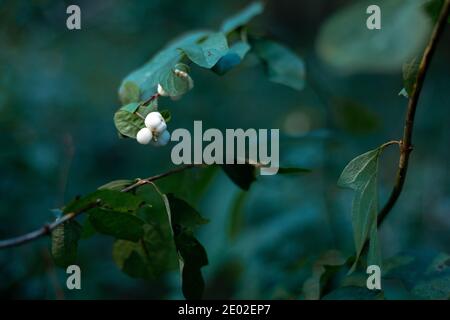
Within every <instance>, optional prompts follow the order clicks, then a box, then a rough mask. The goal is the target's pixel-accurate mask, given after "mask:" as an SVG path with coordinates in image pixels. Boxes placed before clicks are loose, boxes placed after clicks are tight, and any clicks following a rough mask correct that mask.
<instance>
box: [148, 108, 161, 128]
mask: <svg viewBox="0 0 450 320" xmlns="http://www.w3.org/2000/svg"><path fill="white" fill-rule="evenodd" d="M161 123H165V121H164V118H163V116H162V115H161V113H159V112H156V111H154V112H150V113H149V114H148V115H147V116H146V117H145V126H146V127H147V128H149V129H150V130H152V131H153V130H154V129H157V128H158V127H159V126H160V125H161Z"/></svg>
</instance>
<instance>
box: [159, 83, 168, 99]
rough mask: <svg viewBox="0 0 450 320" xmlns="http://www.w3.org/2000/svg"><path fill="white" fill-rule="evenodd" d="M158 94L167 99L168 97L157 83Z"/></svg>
mask: <svg viewBox="0 0 450 320" xmlns="http://www.w3.org/2000/svg"><path fill="white" fill-rule="evenodd" d="M158 94H159V95H160V96H162V97H167V96H168V95H169V94H168V93H167V92H166V90H164V88H163V87H162V86H161V85H160V84H159V83H158Z"/></svg>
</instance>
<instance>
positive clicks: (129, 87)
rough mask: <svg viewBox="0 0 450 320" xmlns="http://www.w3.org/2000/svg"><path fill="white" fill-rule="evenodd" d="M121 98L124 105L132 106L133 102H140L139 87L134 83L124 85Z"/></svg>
mask: <svg viewBox="0 0 450 320" xmlns="http://www.w3.org/2000/svg"><path fill="white" fill-rule="evenodd" d="M120 98H121V102H122V104H131V103H133V102H139V98H140V93H139V87H138V86H137V85H136V84H135V83H134V82H125V83H124V84H123V89H122V94H121V96H120ZM130 112H134V111H130Z"/></svg>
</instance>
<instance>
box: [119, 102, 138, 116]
mask: <svg viewBox="0 0 450 320" xmlns="http://www.w3.org/2000/svg"><path fill="white" fill-rule="evenodd" d="M138 108H139V103H138V102H132V103H129V104H127V105H125V106H123V107H122V108H120V109H121V110H125V111H128V112H131V113H135V112H136V110H137V109H138Z"/></svg>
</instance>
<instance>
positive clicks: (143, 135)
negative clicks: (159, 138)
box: [136, 128, 153, 144]
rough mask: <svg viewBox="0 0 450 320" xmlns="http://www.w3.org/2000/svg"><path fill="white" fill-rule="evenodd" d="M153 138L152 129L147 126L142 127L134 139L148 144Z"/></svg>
mask: <svg viewBox="0 0 450 320" xmlns="http://www.w3.org/2000/svg"><path fill="white" fill-rule="evenodd" d="M152 138H153V134H152V131H151V130H150V129H149V128H142V129H141V130H139V131H138V133H137V134H136V140H137V142H139V143H140V144H148V143H149V142H150V141H151V140H152Z"/></svg>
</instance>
